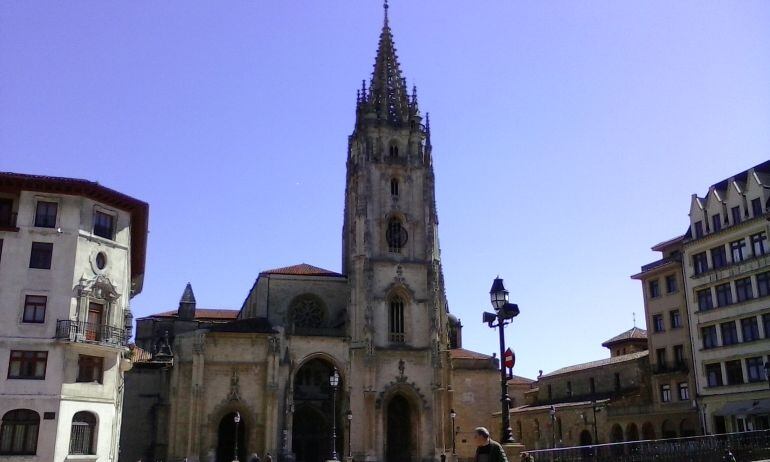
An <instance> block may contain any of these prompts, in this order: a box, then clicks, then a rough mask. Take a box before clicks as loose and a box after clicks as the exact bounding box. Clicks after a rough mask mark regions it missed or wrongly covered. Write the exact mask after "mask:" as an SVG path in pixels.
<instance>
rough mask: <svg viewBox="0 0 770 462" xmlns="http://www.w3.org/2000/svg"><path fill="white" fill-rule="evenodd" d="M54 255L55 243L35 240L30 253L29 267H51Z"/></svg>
mask: <svg viewBox="0 0 770 462" xmlns="http://www.w3.org/2000/svg"><path fill="white" fill-rule="evenodd" d="M52 255H53V243H51V242H33V243H32V252H30V255H29V267H30V268H38V269H51V257H52Z"/></svg>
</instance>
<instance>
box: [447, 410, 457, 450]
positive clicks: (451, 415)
mask: <svg viewBox="0 0 770 462" xmlns="http://www.w3.org/2000/svg"><path fill="white" fill-rule="evenodd" d="M449 417H451V418H452V455H455V456H456V455H457V444H456V441H455V439H456V437H457V431H455V418H456V417H457V413H456V412H455V410H454V409H450V410H449Z"/></svg>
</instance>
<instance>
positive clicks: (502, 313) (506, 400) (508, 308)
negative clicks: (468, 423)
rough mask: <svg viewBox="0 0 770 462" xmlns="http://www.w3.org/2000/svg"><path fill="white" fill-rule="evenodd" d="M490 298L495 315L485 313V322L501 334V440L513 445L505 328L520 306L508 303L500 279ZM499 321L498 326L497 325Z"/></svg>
mask: <svg viewBox="0 0 770 462" xmlns="http://www.w3.org/2000/svg"><path fill="white" fill-rule="evenodd" d="M489 298H490V301H491V302H492V307H493V308H494V309H495V312H494V313H488V312H486V311H485V312H484V317H483V320H484V322H485V323H487V325H489V327H491V328H495V327H497V328H498V330H499V333H500V389H501V390H500V391H501V397H500V401H501V404H502V411H503V414H502V418H503V432H502V437H501V438H500V442H501V443H513V431H512V430H511V416H510V415H509V414H508V412H509V409H510V404H511V398H510V397H509V396H508V378H507V377H506V374H505V331H504V330H503V329H504V328H505V325H506V324H510V323H511V320H512V319H513V318H515V317H516V316H518V315H519V306H518V305H516V304H514V303H509V302H508V291H507V290H505V286H504V285H503V280H502V279H500V278H499V277H497V278H495V280H494V282H492V289H491V290H490V291H489ZM495 321H497V324H495Z"/></svg>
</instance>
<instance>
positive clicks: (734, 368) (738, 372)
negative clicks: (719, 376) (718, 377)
mask: <svg viewBox="0 0 770 462" xmlns="http://www.w3.org/2000/svg"><path fill="white" fill-rule="evenodd" d="M725 374H726V375H727V384H728V385H740V384H742V383H743V367H742V366H741V362H740V360H735V361H726V362H725Z"/></svg>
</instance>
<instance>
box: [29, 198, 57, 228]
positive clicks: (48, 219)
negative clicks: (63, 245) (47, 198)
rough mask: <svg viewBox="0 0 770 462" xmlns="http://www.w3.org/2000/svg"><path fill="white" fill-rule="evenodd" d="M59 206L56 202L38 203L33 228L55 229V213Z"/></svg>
mask: <svg viewBox="0 0 770 462" xmlns="http://www.w3.org/2000/svg"><path fill="white" fill-rule="evenodd" d="M58 208H59V204H57V203H56V202H44V201H39V202H38V203H37V209H36V210H35V226H37V227H39V228H55V227H56V211H57V209H58Z"/></svg>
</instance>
